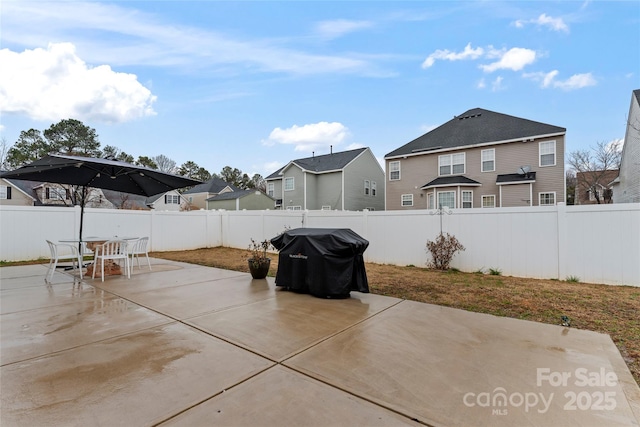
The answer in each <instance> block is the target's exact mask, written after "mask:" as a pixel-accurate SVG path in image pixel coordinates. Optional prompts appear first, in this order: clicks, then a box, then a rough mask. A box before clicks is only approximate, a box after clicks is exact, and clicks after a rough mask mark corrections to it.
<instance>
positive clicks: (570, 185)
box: [565, 169, 577, 205]
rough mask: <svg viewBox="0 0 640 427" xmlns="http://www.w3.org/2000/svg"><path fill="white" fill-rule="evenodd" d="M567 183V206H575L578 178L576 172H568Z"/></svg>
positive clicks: (570, 170)
mask: <svg viewBox="0 0 640 427" xmlns="http://www.w3.org/2000/svg"><path fill="white" fill-rule="evenodd" d="M565 182H566V184H567V189H566V191H565V194H566V195H567V205H575V201H576V183H577V178H576V173H575V171H574V170H572V169H568V170H567V173H566V175H565Z"/></svg>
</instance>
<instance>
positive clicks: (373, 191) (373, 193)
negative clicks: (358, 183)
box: [371, 181, 377, 197]
mask: <svg viewBox="0 0 640 427" xmlns="http://www.w3.org/2000/svg"><path fill="white" fill-rule="evenodd" d="M376 190H377V186H376V182H375V181H371V195H372V196H373V197H375V196H376Z"/></svg>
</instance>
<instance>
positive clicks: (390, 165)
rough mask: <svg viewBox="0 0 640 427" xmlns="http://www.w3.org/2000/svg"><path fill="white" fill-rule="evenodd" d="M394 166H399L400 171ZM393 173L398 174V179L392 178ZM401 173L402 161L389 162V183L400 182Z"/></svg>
mask: <svg viewBox="0 0 640 427" xmlns="http://www.w3.org/2000/svg"><path fill="white" fill-rule="evenodd" d="M392 165H398V169H394V168H393V167H392ZM392 172H398V177H397V178H391V173H392ZM400 178H401V173H400V160H396V161H395V162H389V181H400Z"/></svg>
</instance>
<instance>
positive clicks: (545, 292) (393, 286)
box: [150, 247, 640, 384]
mask: <svg viewBox="0 0 640 427" xmlns="http://www.w3.org/2000/svg"><path fill="white" fill-rule="evenodd" d="M247 255H248V253H247V251H244V250H241V249H232V248H223V247H217V248H208V249H196V250H191V251H175V252H154V253H152V254H150V256H152V257H156V258H164V259H170V260H174V261H182V262H188V263H192V264H199V265H206V266H209V267H217V268H224V269H228V270H235V271H244V272H249V267H248V265H247ZM277 270H278V256H277V254H273V256H272V257H271V268H270V270H269V275H270V276H275V273H276V271H277ZM366 270H367V278H368V280H369V289H370V291H371V292H372V293H375V294H380V295H387V296H392V297H396V298H403V299H408V300H413V301H419V302H426V303H431V304H439V305H443V306H447V307H454V308H460V309H463V310H468V311H474V312H478V313H488V314H493V315H496V316H505V317H513V318H516V319H524V320H532V321H535V322H541V323H549V324H553V325H560V324H561V323H562V316H567V317H568V318H569V319H570V322H571V327H573V328H578V329H588V330H591V331H596V332H601V333H605V334H609V335H610V336H611V338H612V339H613V342H614V343H615V344H616V346H617V347H618V349H619V350H620V353H621V354H622V357H623V358H624V360H625V362H626V363H627V366H629V370H630V371H631V373H632V375H633V377H634V378H635V380H636V382H637V383H639V384H640V288H638V287H632V286H610V285H592V284H586V283H574V282H564V281H559V280H537V279H523V278H520V277H510V276H493V275H488V274H482V273H462V272H458V271H452V270H449V271H445V272H442V271H434V270H429V269H426V268H419V267H400V266H393V265H381V264H371V263H367V264H366Z"/></svg>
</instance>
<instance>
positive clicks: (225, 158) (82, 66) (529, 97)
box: [0, 0, 640, 176]
mask: <svg viewBox="0 0 640 427" xmlns="http://www.w3.org/2000/svg"><path fill="white" fill-rule="evenodd" d="M0 19H1V22H0V28H1V32H0V138H1V139H3V140H4V141H5V142H6V144H7V145H8V146H11V145H13V144H14V143H15V142H16V141H17V140H18V137H19V135H20V132H21V131H26V130H29V129H32V128H33V129H38V130H40V131H44V130H45V129H48V128H49V127H50V126H51V125H52V124H55V123H57V122H59V121H60V120H63V119H69V118H73V119H77V120H80V121H82V122H83V123H84V124H85V125H87V126H90V127H92V128H94V129H95V130H96V132H97V134H98V137H99V140H100V142H101V146H102V147H103V148H104V147H105V146H107V145H111V146H115V147H117V148H118V149H120V150H122V151H124V152H126V153H128V154H130V155H132V156H134V157H135V158H137V157H138V156H149V157H153V156H157V155H164V156H167V157H169V158H170V159H172V160H174V161H175V162H176V164H177V165H178V166H179V165H181V164H183V163H184V162H187V161H193V162H195V163H196V164H198V165H199V166H201V167H204V168H205V169H207V170H208V171H209V172H210V173H219V172H220V171H221V170H222V168H223V167H225V166H231V167H232V168H238V169H240V170H241V171H242V172H244V173H247V174H249V175H250V176H252V175H253V174H256V173H258V174H260V175H262V176H267V175H269V174H271V173H272V172H274V171H276V170H277V169H278V168H279V167H281V166H283V165H285V164H287V163H288V162H289V161H291V160H294V159H298V158H304V157H309V156H311V155H313V154H315V155H321V154H328V153H329V152H330V151H331V150H333V151H334V152H337V151H344V150H349V149H354V148H360V147H369V148H370V149H371V150H372V151H373V154H374V155H375V156H376V158H378V159H379V161H380V162H381V163H383V159H384V156H385V155H386V154H387V153H389V152H391V151H393V150H395V149H396V148H399V147H401V146H402V145H404V144H406V143H408V142H410V141H412V140H413V139H415V138H417V137H419V136H421V135H423V134H424V133H426V132H428V131H429V130H431V129H433V128H435V127H437V126H439V125H441V124H443V123H445V122H447V121H448V120H450V119H452V118H453V117H454V116H456V115H460V114H462V113H464V112H465V111H467V110H469V109H472V108H477V107H479V108H484V109H487V110H492V111H497V112H500V113H504V114H509V115H513V116H517V117H522V118H526V119H530V120H534V121H539V122H543V123H547V124H551V125H555V126H561V127H564V128H566V129H567V134H566V152H571V151H576V150H588V149H590V147H595V145H596V144H597V143H599V142H612V141H616V140H621V139H623V138H624V132H625V125H626V120H627V115H628V112H629V105H630V101H631V93H632V91H633V90H634V89H639V88H640V2H638V1H492V0H486V1H406V2H404V1H207V0H199V1H189V0H180V1H171V0H164V1H152V0H147V1H115V2H102V1H91V2H82V1H57V2H54V1H28V0H26V1H14V0H3V1H2V2H1V3H0Z"/></svg>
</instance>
